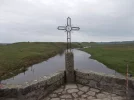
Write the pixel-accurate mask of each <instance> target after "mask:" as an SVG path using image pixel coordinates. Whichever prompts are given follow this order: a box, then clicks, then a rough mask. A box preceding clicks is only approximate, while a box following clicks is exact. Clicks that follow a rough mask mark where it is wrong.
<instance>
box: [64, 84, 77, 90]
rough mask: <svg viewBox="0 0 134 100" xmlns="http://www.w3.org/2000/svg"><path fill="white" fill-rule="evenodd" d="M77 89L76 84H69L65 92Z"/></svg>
mask: <svg viewBox="0 0 134 100" xmlns="http://www.w3.org/2000/svg"><path fill="white" fill-rule="evenodd" d="M75 88H77V86H76V84H67V85H66V87H65V90H67V89H75Z"/></svg>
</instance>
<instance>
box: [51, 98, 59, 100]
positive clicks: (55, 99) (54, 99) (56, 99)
mask: <svg viewBox="0 0 134 100" xmlns="http://www.w3.org/2000/svg"><path fill="white" fill-rule="evenodd" d="M51 100H60V98H52V99H51Z"/></svg>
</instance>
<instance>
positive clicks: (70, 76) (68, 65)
mask: <svg viewBox="0 0 134 100" xmlns="http://www.w3.org/2000/svg"><path fill="white" fill-rule="evenodd" d="M65 73H66V82H67V83H74V81H75V77H74V55H73V53H72V52H66V54H65Z"/></svg>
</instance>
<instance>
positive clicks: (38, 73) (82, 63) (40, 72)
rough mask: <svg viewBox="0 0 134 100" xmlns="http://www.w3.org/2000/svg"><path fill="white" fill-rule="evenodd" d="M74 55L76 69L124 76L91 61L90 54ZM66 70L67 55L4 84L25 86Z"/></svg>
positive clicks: (74, 51) (76, 52)
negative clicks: (24, 84)
mask: <svg viewBox="0 0 134 100" xmlns="http://www.w3.org/2000/svg"><path fill="white" fill-rule="evenodd" d="M73 53H74V68H75V69H79V70H86V71H88V70H89V71H95V72H100V73H106V74H111V75H115V73H116V75H117V76H122V75H121V74H119V73H117V72H115V71H114V70H112V69H109V68H107V67H106V66H105V65H104V64H102V63H100V62H98V61H96V60H93V59H90V58H89V57H90V56H91V55H90V54H88V53H86V52H84V51H80V50H77V49H73ZM64 69H65V53H63V54H58V55H56V56H54V57H52V58H50V59H48V60H47V61H43V62H41V63H38V64H35V65H33V66H31V67H29V68H28V70H26V71H25V72H24V73H20V74H18V75H16V76H15V77H13V78H9V79H6V80H3V81H2V83H3V84H23V83H25V82H30V81H33V80H36V79H39V77H43V76H48V75H50V74H52V73H55V72H58V71H63V70H64Z"/></svg>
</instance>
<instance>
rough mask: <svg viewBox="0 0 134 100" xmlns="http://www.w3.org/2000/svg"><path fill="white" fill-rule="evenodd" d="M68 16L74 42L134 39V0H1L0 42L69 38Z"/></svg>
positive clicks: (58, 40) (53, 40) (62, 39)
mask: <svg viewBox="0 0 134 100" xmlns="http://www.w3.org/2000/svg"><path fill="white" fill-rule="evenodd" d="M68 16H69V17H71V18H72V26H79V27H80V30H79V31H73V32H72V41H79V42H81V41H88V42H90V41H123V40H124V41H127V40H134V0H0V42H3V43H4V42H6V43H7V42H8V43H12V42H21V41H32V42H33V41H45V42H46V41H52V42H55V41H56V42H61V41H66V32H64V31H61V30H57V27H58V26H62V25H63V26H64V25H66V18H67V17H68Z"/></svg>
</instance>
